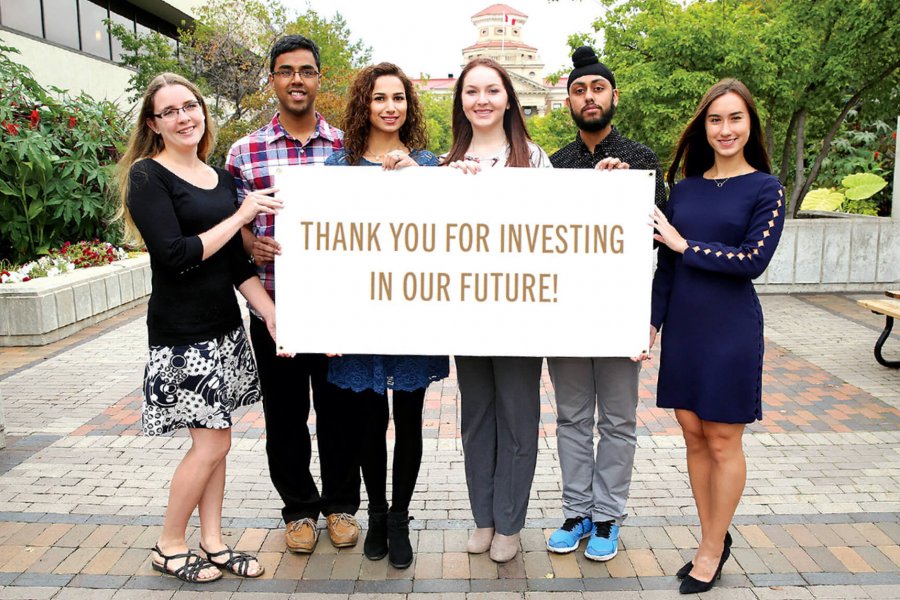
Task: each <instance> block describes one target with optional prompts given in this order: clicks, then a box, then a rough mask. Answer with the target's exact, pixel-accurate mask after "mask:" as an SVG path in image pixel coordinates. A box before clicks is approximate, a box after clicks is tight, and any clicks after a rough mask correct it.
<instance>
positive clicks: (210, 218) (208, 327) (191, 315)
mask: <svg viewBox="0 0 900 600" xmlns="http://www.w3.org/2000/svg"><path fill="white" fill-rule="evenodd" d="M216 172H217V174H218V176H219V180H218V183H217V184H216V187H215V188H213V189H210V190H207V189H204V188H199V187H197V186H195V185H192V184H191V183H189V182H187V181H185V180H184V179H181V178H180V177H178V176H177V175H175V174H174V173H172V172H171V171H169V170H168V169H166V168H165V167H163V166H162V165H161V164H159V163H158V162H156V161H155V160H152V159H144V160H141V161H138V162H136V163H135V164H134V165H133V166H132V167H131V171H130V173H129V178H130V181H129V190H128V210H129V212H130V213H131V217H132V219H134V223H135V225H137V228H138V230H139V231H140V232H141V235H142V236H143V238H144V242H145V243H146V244H147V250H148V251H149V253H150V268H151V271H152V281H153V291H152V293H151V294H150V302H149V306H148V309H147V330H148V332H149V342H150V345H151V346H177V345H184V344H192V343H196V342H201V341H204V340H209V339H212V338H215V337H219V336H221V335H224V334H226V333H227V332H229V331H231V330H232V329H234V328H235V327H238V326H239V325H240V324H241V313H240V309H239V308H238V303H237V299H236V298H235V295H234V288H235V287H237V286H240V285H241V284H242V283H244V282H245V281H247V280H248V279H249V278H251V277H255V276H256V273H255V271H254V269H253V267H252V266H251V265H250V263H249V262H248V260H247V256H246V254H245V253H244V250H243V247H242V245H241V237H240V232H238V233H237V234H236V235H235V236H234V237H233V238H231V240H229V241H228V243H227V244H225V246H224V247H222V248H221V249H220V250H219V251H218V252H216V253H215V254H213V255H212V256H210V257H209V258H208V259H207V260H203V243H202V242H201V241H200V238H199V237H198V236H199V234H201V233H203V232H204V231H207V230H209V229H210V228H212V227H214V226H215V225H217V224H218V223H220V222H222V221H223V220H224V219H226V218H228V217H229V216H231V214H233V213H234V211H235V208H236V202H235V199H236V192H235V187H234V180H233V179H232V177H231V175H229V174H228V173H227V172H226V171H223V170H221V169H216Z"/></svg>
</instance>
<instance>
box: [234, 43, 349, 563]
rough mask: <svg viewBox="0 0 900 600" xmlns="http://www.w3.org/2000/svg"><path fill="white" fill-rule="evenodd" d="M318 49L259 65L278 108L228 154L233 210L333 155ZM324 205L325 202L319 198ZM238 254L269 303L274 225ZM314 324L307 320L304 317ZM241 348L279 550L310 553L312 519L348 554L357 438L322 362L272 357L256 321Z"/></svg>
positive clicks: (247, 234) (275, 56)
mask: <svg viewBox="0 0 900 600" xmlns="http://www.w3.org/2000/svg"><path fill="white" fill-rule="evenodd" d="M320 68H321V66H320V63H319V49H318V47H317V46H316V44H315V43H314V42H313V41H312V40H309V39H307V38H305V37H303V36H299V35H291V36H286V37H284V38H281V39H280V40H278V41H277V42H276V43H275V45H274V46H273V47H272V50H271V52H270V55H269V70H270V75H269V85H271V86H272V89H273V90H274V92H275V95H276V96H277V98H278V113H277V114H276V115H275V117H274V118H273V119H272V121H271V122H270V123H269V124H267V125H265V126H264V127H262V128H260V129H258V130H256V131H254V132H253V133H251V134H250V135H248V136H246V137H243V138H241V139H240V140H238V141H237V142H235V144H234V145H233V146H232V147H231V152H230V153H229V155H228V161H227V168H228V170H229V172H230V173H231V174H232V175H233V176H234V180H235V183H236V184H237V191H238V202H239V203H240V202H242V201H243V199H244V196H245V195H246V194H247V192H249V191H251V190H259V189H265V188H268V187H271V186H272V171H273V169H274V168H275V167H279V166H285V165H307V166H310V167H314V166H321V164H322V163H324V162H325V159H327V158H328V157H329V156H331V153H332V152H334V151H335V150H340V149H341V148H343V142H342V140H343V137H344V134H343V132H341V131H340V130H339V129H336V128H334V127H332V126H331V125H329V124H328V123H326V122H325V119H324V118H323V117H322V115H320V114H319V113H317V112H316V109H315V102H316V93H317V92H318V89H319V83H320V77H321V74H320ZM322 200H323V201H327V196H322ZM242 235H243V240H244V249H245V250H246V251H247V254H248V255H249V256H250V260H251V261H252V262H253V264H254V265H256V268H257V272H258V273H259V277H260V279H261V280H262V282H263V285H264V286H265V288H266V291H268V292H269V295H270V296H272V298H273V299H274V298H275V264H274V260H275V255H276V254H278V253H280V251H281V250H280V246H279V244H278V242H276V241H275V239H274V235H275V218H274V216H273V215H271V214H260V215H258V216H257V218H256V221H254V222H253V225H252V227H249V228H248V227H245V228H244V230H243V231H242ZM309 318H311V319H315V318H317V315H309ZM250 340H251V343H252V344H253V351H254V354H255V355H256V360H257V363H258V367H259V378H260V383H261V384H262V390H263V409H264V411H265V416H266V438H267V439H266V454H267V455H268V460H269V472H270V475H271V478H272V483H273V485H274V486H275V489H276V490H278V493H279V494H280V495H281V499H282V501H283V502H284V508H283V509H282V517H283V518H284V522H285V524H286V531H285V542H286V544H287V547H288V549H289V550H291V551H292V552H300V553H310V552H312V551H313V549H314V548H315V545H316V541H317V539H318V528H317V526H316V523H317V520H318V518H319V514H320V513H321V514H324V515H325V516H326V520H327V524H328V533H329V536H330V537H331V542H332V543H333V544H334V545H335V546H338V547H343V546H353V545H354V544H356V541H357V539H358V537H359V525H358V524H357V522H356V519H355V518H354V517H353V515H354V514H355V513H356V511H357V509H358V508H359V501H360V498H359V484H360V478H359V458H358V443H357V441H358V439H359V436H358V435H356V434H355V433H354V431H353V430H351V429H349V428H348V425H347V424H348V423H352V422H353V421H354V419H353V418H352V414H351V413H352V409H351V407H350V406H349V405H348V403H347V400H346V394H343V393H342V392H341V389H340V388H338V387H337V386H334V385H332V384H330V383H328V381H327V375H328V359H327V358H326V357H325V355H322V354H301V355H297V356H294V357H293V358H283V357H278V356H276V350H275V344H274V342H273V340H272V338H271V337H270V336H269V335H268V333H267V330H266V326H265V323H263V321H262V319H260V318H259V315H257V314H255V313H254V314H252V315H251V317H250ZM310 384H312V393H313V395H312V401H313V405H314V406H315V409H316V417H317V418H316V434H317V442H318V447H319V461H320V464H321V471H322V494H321V495H320V494H319V491H318V489H317V488H316V484H315V482H314V481H313V477H312V475H311V474H310V470H309V463H310V458H311V453H312V449H311V444H310V437H309V430H308V428H307V424H306V422H307V419H308V418H309V406H310Z"/></svg>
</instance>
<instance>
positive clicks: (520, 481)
mask: <svg viewBox="0 0 900 600" xmlns="http://www.w3.org/2000/svg"><path fill="white" fill-rule="evenodd" d="M542 362H543V359H540V358H530V357H511V356H502V357H483V356H457V357H456V375H457V378H458V380H459V391H460V396H461V402H460V404H461V407H460V414H461V420H462V423H461V427H460V429H461V433H462V443H463V451H464V453H465V465H466V484H467V485H468V488H469V502H470V504H471V505H472V515H473V516H474V517H475V525H476V526H477V527H493V528H494V529H495V530H496V531H497V533H501V534H503V535H513V534H515V533H518V532H519V531H520V530H521V529H522V527H524V525H525V513H526V511H527V510H528V496H529V494H530V493H531V482H532V481H533V480H534V468H535V465H536V464H537V450H538V426H539V424H540V411H541V407H540V403H541V364H542Z"/></svg>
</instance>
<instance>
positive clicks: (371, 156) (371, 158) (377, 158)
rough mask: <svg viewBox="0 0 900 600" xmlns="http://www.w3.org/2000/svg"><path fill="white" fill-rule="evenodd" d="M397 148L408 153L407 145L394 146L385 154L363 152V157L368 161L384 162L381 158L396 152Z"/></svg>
mask: <svg viewBox="0 0 900 600" xmlns="http://www.w3.org/2000/svg"><path fill="white" fill-rule="evenodd" d="M396 150H399V151H400V152H403V153H404V154H406V147H403V146H401V147H400V148H392V149H390V150H388V151H387V152H385V153H383V154H369V153H363V155H362V157H363V158H364V159H366V160H368V161H371V162H378V163H380V162H383V161H382V160H381V159H382V158H384V157H385V156H387V155H388V154H390V153H391V152H394V151H396Z"/></svg>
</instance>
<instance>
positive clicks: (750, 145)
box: [666, 79, 772, 187]
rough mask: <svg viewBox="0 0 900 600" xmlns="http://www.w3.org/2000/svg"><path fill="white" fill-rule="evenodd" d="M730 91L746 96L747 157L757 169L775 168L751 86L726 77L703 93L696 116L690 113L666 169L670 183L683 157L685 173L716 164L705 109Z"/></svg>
mask: <svg viewBox="0 0 900 600" xmlns="http://www.w3.org/2000/svg"><path fill="white" fill-rule="evenodd" d="M729 92H734V93H735V94H737V95H738V96H740V97H741V98H743V100H744V103H745V104H746V105H747V112H748V113H750V139H749V140H747V145H745V146H744V159H745V160H746V161H747V162H748V163H749V164H750V166H751V167H753V168H754V169H756V170H757V171H762V172H764V173H771V172H772V167H771V165H770V164H769V154H768V153H767V152H766V140H765V137H764V136H763V132H762V125H761V124H760V121H759V113H757V112H756V103H754V102H753V96H752V95H751V94H750V90H748V89H747V86H746V85H744V84H743V83H741V82H740V81H738V80H737V79H723V80H722V81H720V82H718V83H716V84H715V85H713V86H712V87H711V88H709V89H708V90H707V91H706V93H705V94H703V98H702V99H701V100H700V105H699V106H698V107H697V110H696V111H695V112H694V116H693V117H691V120H690V122H689V123H688V125H687V127H686V128H685V130H684V132H683V133H682V134H681V137H680V138H679V139H678V144H677V145H676V146H675V156H674V158H673V159H672V166H671V167H669V171H668V173H666V181H667V182H668V183H669V187H672V186H673V185H675V176H676V175H677V174H678V168H679V163H681V160H682V158H683V159H684V165H683V166H682V167H681V176H682V177H692V176H695V175H703V173H705V172H706V171H708V170H709V169H710V168H711V167H712V166H713V165H714V164H715V162H716V156H715V152H714V151H713V149H712V146H710V145H709V141H708V140H707V139H706V112H707V111H708V110H709V105H710V104H712V103H713V102H714V101H715V100H717V99H718V98H720V97H722V96H724V95H725V94H727V93H729Z"/></svg>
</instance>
